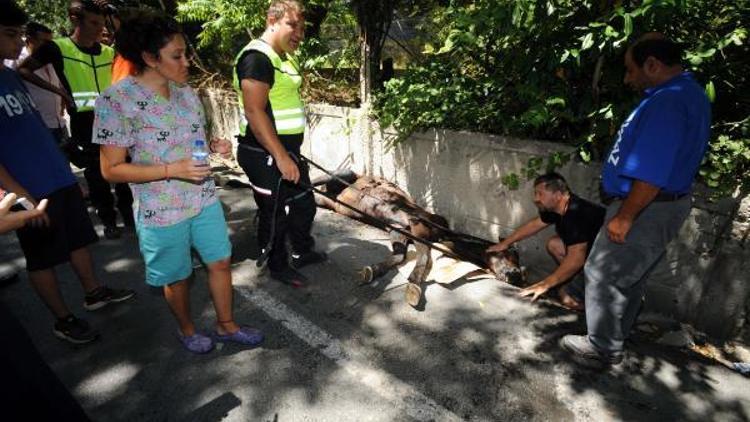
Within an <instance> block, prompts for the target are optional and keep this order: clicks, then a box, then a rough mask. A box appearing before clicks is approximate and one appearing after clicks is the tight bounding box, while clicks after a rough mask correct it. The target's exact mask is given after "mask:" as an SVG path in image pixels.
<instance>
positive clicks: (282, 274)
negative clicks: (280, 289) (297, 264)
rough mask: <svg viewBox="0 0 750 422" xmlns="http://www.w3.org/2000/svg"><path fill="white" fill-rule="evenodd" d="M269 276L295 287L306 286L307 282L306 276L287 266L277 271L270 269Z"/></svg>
mask: <svg viewBox="0 0 750 422" xmlns="http://www.w3.org/2000/svg"><path fill="white" fill-rule="evenodd" d="M271 278H272V279H274V280H276V281H280V282H282V283H284V284H288V285H290V286H292V287H295V288H300V287H306V286H307V283H308V280H307V277H305V276H304V275H302V274H300V273H298V272H297V271H295V270H294V269H292V268H289V267H286V268H284V269H283V270H279V271H271Z"/></svg>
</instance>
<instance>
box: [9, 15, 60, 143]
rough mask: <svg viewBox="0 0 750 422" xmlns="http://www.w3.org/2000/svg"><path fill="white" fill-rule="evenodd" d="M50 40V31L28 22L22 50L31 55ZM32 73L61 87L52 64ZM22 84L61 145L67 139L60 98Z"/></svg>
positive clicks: (34, 86)
mask: <svg viewBox="0 0 750 422" xmlns="http://www.w3.org/2000/svg"><path fill="white" fill-rule="evenodd" d="M51 40H52V30H51V29H49V28H47V27H46V26H44V25H42V24H40V23H36V22H29V24H28V25H26V48H25V49H24V50H26V51H27V52H28V54H31V53H33V52H34V50H35V49H36V48H38V47H39V46H40V45H42V44H44V43H47V42H49V41H51ZM21 60H22V59H21ZM34 73H35V74H36V75H37V76H39V77H40V78H42V79H44V80H45V81H47V82H49V83H50V84H52V85H54V86H58V87H62V84H61V82H60V78H58V77H57V73H55V68H54V67H53V66H52V64H47V65H45V66H42V67H41V68H39V69H37V70H36V71H34ZM24 84H25V85H26V88H28V90H29V93H30V94H31V97H32V98H33V99H34V102H35V103H36V107H37V109H38V110H39V113H40V114H41V115H42V120H44V124H45V125H46V126H47V128H49V130H50V131H52V134H53V135H54V136H55V139H56V140H57V143H58V145H59V144H61V143H62V142H64V141H65V140H66V139H67V138H68V137H69V136H68V129H67V125H66V116H65V104H64V103H63V99H62V97H60V96H59V95H57V94H55V93H54V92H52V91H48V90H46V89H43V88H40V87H38V86H37V85H34V84H32V83H29V82H25V83H24Z"/></svg>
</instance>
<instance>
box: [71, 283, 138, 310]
mask: <svg viewBox="0 0 750 422" xmlns="http://www.w3.org/2000/svg"><path fill="white" fill-rule="evenodd" d="M133 296H135V292H134V291H133V290H130V289H111V288H109V287H107V286H101V287H97V288H96V289H94V291H92V292H91V293H89V294H87V295H86V298H85V299H84V300H83V307H84V308H85V309H86V310H87V311H95V310H97V309H101V308H103V307H105V306H107V305H109V304H110V303H117V302H123V301H126V300H128V299H130V298H131V297H133Z"/></svg>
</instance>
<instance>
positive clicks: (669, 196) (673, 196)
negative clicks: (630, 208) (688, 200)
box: [604, 192, 690, 205]
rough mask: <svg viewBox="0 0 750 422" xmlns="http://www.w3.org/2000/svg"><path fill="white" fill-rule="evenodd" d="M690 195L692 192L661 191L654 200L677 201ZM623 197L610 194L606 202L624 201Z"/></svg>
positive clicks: (605, 199)
mask: <svg viewBox="0 0 750 422" xmlns="http://www.w3.org/2000/svg"><path fill="white" fill-rule="evenodd" d="M688 195H690V192H686V193H669V192H659V193H658V194H656V197H654V199H653V200H652V202H672V201H677V200H679V199H682V198H684V197H686V196H688ZM623 199H625V197H624V196H608V197H606V198H604V203H605V204H607V205H609V204H611V203H613V202H615V201H622V200H623Z"/></svg>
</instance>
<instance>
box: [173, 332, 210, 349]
mask: <svg viewBox="0 0 750 422" xmlns="http://www.w3.org/2000/svg"><path fill="white" fill-rule="evenodd" d="M177 338H178V339H179V340H180V343H182V345H183V346H185V348H186V349H187V350H188V351H190V352H192V353H196V354H199V355H200V354H203V353H208V352H210V351H211V350H213V348H214V341H213V340H211V337H208V336H204V335H203V334H199V333H195V334H193V335H192V336H184V335H182V334H180V333H179V332H178V334H177Z"/></svg>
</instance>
